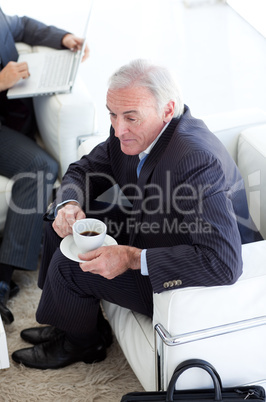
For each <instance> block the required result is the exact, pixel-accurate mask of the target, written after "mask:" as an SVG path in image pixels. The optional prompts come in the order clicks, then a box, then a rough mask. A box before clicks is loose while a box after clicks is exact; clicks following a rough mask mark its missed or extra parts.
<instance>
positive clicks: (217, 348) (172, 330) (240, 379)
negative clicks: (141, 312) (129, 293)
mask: <svg viewBox="0 0 266 402" xmlns="http://www.w3.org/2000/svg"><path fill="white" fill-rule="evenodd" d="M265 255H266V241H261V242H256V243H250V244H245V245H243V246H242V257H243V274H242V275H241V277H240V278H239V280H238V281H237V282H236V283H235V284H234V285H230V286H215V287H194V288H183V289H179V290H173V291H166V292H163V293H161V294H155V295H154V318H153V324H154V326H155V325H156V324H158V323H160V324H161V325H162V326H163V327H164V328H165V329H166V331H167V332H168V333H169V334H170V335H171V336H172V337H175V336H179V337H182V338H183V339H184V337H185V336H189V335H191V334H192V335H193V334H194V335H195V334H196V333H197V332H198V331H205V332H206V333H207V332H208V331H210V329H215V328H216V329H217V330H218V332H217V334H216V335H215V336H211V335H210V336H209V337H206V338H205V339H202V338H199V339H198V340H195V341H189V342H183V343H181V344H179V345H178V346H176V347H175V348H174V349H177V350H176V351H174V349H173V348H172V347H165V353H164V354H165V360H166V361H167V366H166V367H164V368H163V370H164V372H165V379H164V381H165V384H164V386H165V387H166V386H167V384H168V381H169V379H170V377H171V374H172V372H173V370H174V368H175V367H176V365H177V364H178V363H180V362H181V361H182V360H185V359H188V358H203V359H205V360H208V361H210V362H211V363H212V364H213V365H214V366H215V367H216V369H217V370H218V372H219V373H220V374H221V377H222V380H223V384H224V386H234V385H237V383H238V385H240V384H245V383H247V382H249V381H250V379H252V378H253V379H254V381H255V380H258V379H259V376H260V379H261V380H263V379H265V377H266V374H265V366H266V350H265V345H264V339H265V336H266V325H259V326H257V327H256V328H249V323H250V322H249V321H248V320H253V319H263V317H266V292H265V288H266V265H265ZM240 321H246V322H247V324H246V330H245V328H243V330H241V331H237V330H236V328H237V325H235V331H234V330H233V329H232V331H231V332H229V333H226V332H225V333H224V326H226V325H230V324H232V328H233V326H234V324H235V323H239V322H240ZM218 327H220V328H218ZM219 331H220V333H219ZM243 356H245V359H243ZM258 356H260V358H259V359H258ZM242 359H243V361H242ZM240 362H241V363H240ZM263 376H264V377H263ZM199 382H200V383H199ZM180 386H181V387H183V388H186V387H188V388H193V387H200V388H202V387H205V386H206V387H208V386H211V384H210V383H209V382H208V380H207V378H206V379H205V378H201V377H197V378H195V379H194V380H193V381H190V383H189V382H187V378H184V380H182V381H181V382H180Z"/></svg>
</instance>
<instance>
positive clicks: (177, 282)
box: [174, 279, 182, 286]
mask: <svg viewBox="0 0 266 402" xmlns="http://www.w3.org/2000/svg"><path fill="white" fill-rule="evenodd" d="M174 285H175V286H180V285H182V281H181V279H176V280H175V281H174Z"/></svg>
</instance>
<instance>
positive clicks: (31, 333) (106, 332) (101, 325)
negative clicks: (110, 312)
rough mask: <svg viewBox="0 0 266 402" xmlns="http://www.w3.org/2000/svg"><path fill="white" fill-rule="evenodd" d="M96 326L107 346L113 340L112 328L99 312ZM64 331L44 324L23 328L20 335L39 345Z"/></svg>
mask: <svg viewBox="0 0 266 402" xmlns="http://www.w3.org/2000/svg"><path fill="white" fill-rule="evenodd" d="M97 328H98V331H99V332H100V334H101V336H102V338H103V340H104V342H105V346H106V347H107V348H108V347H109V346H110V345H111V344H112V342H113V335H112V328H111V327H110V324H109V322H108V321H107V320H105V318H104V317H103V315H102V313H101V312H100V313H99V315H98V324H97ZM64 333H65V332H64V331H62V330H61V329H58V328H55V327H51V326H46V327H34V328H27V329H24V330H23V331H21V333H20V336H21V338H22V339H23V340H24V341H26V342H29V343H31V344H32V345H39V344H40V343H43V342H49V341H52V340H53V339H54V338H55V337H56V336H61V335H64Z"/></svg>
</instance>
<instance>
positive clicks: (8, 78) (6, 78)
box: [0, 61, 30, 91]
mask: <svg viewBox="0 0 266 402" xmlns="http://www.w3.org/2000/svg"><path fill="white" fill-rule="evenodd" d="M29 76H30V73H29V68H28V64H27V63H26V62H22V63H16V62H15V61H10V62H9V63H8V64H7V65H6V66H5V67H4V68H3V69H2V71H1V72H0V91H5V90H6V89H9V88H11V87H13V85H15V84H16V83H17V82H18V81H19V80H20V79H21V78H23V79H26V78H28V77H29Z"/></svg>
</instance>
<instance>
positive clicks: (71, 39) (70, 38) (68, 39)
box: [62, 34, 90, 61]
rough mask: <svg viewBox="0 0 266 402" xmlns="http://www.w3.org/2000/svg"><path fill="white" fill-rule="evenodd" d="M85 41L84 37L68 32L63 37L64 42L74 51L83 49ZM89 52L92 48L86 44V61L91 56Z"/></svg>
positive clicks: (84, 56)
mask: <svg viewBox="0 0 266 402" xmlns="http://www.w3.org/2000/svg"><path fill="white" fill-rule="evenodd" d="M83 41H84V39H82V38H78V37H77V36H75V35H73V34H66V35H65V36H64V37H63V39H62V44H63V45H64V46H65V47H67V48H68V49H70V50H72V51H73V52H77V51H78V50H81V48H82V44H83ZM89 54H90V50H89V48H88V45H87V44H86V45H85V49H84V55H83V58H82V61H85V60H86V59H87V58H88V57H89Z"/></svg>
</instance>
